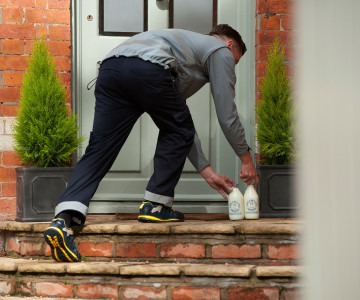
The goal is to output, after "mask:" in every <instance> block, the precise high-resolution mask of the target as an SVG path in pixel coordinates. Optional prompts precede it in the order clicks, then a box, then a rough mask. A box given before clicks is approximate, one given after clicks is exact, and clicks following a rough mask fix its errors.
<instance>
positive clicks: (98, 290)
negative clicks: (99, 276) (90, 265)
mask: <svg viewBox="0 0 360 300" xmlns="http://www.w3.org/2000/svg"><path fill="white" fill-rule="evenodd" d="M77 297H84V298H90V299H104V298H105V299H118V298H119V291H118V287H117V286H116V285H109V284H107V285H105V284H79V285H78V288H77Z"/></svg>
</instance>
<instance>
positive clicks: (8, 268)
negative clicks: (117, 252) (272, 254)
mask: <svg viewBox="0 0 360 300" xmlns="http://www.w3.org/2000/svg"><path fill="white" fill-rule="evenodd" d="M253 270H255V275H256V276H257V277H298V276H300V275H301V274H302V267H301V266H255V265H235V264H194V263H191V264H190V263H189V264H187V263H146V262H145V263H138V262H80V263H59V262H55V261H49V260H33V259H14V258H0V272H18V273H20V274H23V273H50V274H69V275H76V274H97V275H99V274H102V275H125V276H134V275H138V276H149V275H153V276H179V275H181V274H183V275H185V276H199V277H202V276H203V277H250V276H251V274H252V271H253Z"/></svg>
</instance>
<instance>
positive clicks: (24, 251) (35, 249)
mask: <svg viewBox="0 0 360 300" xmlns="http://www.w3.org/2000/svg"><path fill="white" fill-rule="evenodd" d="M43 245H44V244H43V243H39V242H21V243H20V254H21V255H43Z"/></svg>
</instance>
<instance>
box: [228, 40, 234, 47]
mask: <svg viewBox="0 0 360 300" xmlns="http://www.w3.org/2000/svg"><path fill="white" fill-rule="evenodd" d="M233 45H234V42H233V41H232V40H227V41H226V46H228V47H229V48H231V47H232V46H233Z"/></svg>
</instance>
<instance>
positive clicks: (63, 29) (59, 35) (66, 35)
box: [49, 25, 71, 41]
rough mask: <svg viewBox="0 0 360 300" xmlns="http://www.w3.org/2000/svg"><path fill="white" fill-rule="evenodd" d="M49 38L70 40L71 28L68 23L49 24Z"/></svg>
mask: <svg viewBox="0 0 360 300" xmlns="http://www.w3.org/2000/svg"><path fill="white" fill-rule="evenodd" d="M49 38H50V40H52V41H70V40H71V29H70V26H67V25H56V26H55V25H54V26H49Z"/></svg>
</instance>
